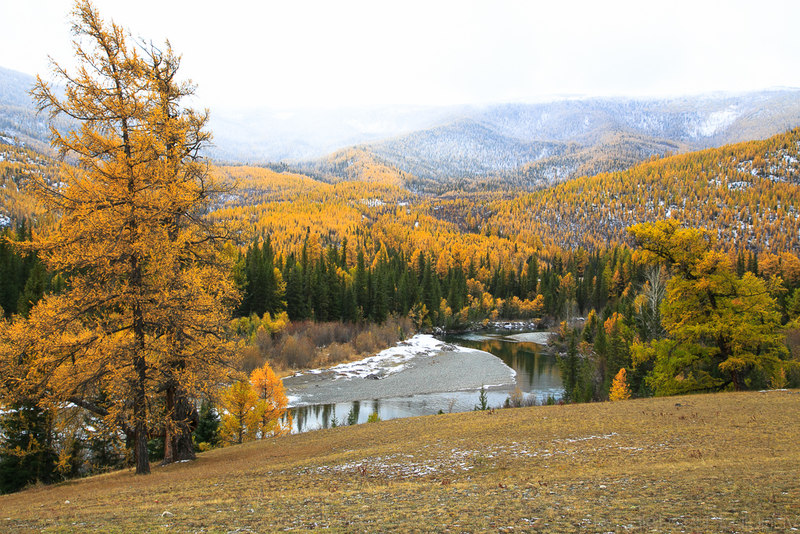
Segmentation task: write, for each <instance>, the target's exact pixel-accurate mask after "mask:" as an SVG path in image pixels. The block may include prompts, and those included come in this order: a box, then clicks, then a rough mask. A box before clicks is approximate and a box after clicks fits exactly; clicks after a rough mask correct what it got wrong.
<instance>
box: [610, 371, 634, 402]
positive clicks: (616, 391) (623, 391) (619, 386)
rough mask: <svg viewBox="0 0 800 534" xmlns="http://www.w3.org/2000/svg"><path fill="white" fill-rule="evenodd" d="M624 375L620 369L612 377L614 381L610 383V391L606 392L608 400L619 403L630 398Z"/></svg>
mask: <svg viewBox="0 0 800 534" xmlns="http://www.w3.org/2000/svg"><path fill="white" fill-rule="evenodd" d="M626 374H627V373H626V371H625V368H624V367H622V368H621V369H620V370H619V372H618V373H617V376H615V377H614V381H613V382H612V383H611V390H610V391H609V392H608V400H610V401H621V400H628V399H630V398H631V390H630V388H629V387H628V382H627V380H626Z"/></svg>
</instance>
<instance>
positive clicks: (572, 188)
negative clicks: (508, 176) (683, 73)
mask: <svg viewBox="0 0 800 534" xmlns="http://www.w3.org/2000/svg"><path fill="white" fill-rule="evenodd" d="M491 208H492V210H493V211H494V215H493V216H492V217H491V218H490V219H489V220H488V221H486V224H487V226H488V227H489V228H490V229H491V231H492V232H494V233H498V234H501V235H518V236H536V237H539V238H541V239H542V240H543V241H544V242H546V243H558V244H559V245H561V246H567V247H578V246H586V247H589V248H591V247H592V246H594V245H597V244H605V243H608V242H620V241H623V240H625V239H626V238H627V236H626V232H625V229H626V228H627V227H628V226H630V225H633V224H636V223H639V222H643V221H653V220H657V219H663V218H669V217H672V218H676V219H678V220H680V221H682V222H684V223H685V224H686V225H688V226H693V227H704V228H708V229H710V230H712V231H713V232H714V233H716V235H717V237H718V238H719V240H720V241H721V242H722V244H723V245H724V246H727V247H731V248H736V247H748V248H751V249H756V250H765V249H766V250H772V251H779V252H782V251H788V250H795V251H796V250H800V129H796V130H794V131H791V132H787V133H785V134H780V135H776V136H774V137H771V138H769V139H766V140H763V141H749V142H745V143H737V144H734V145H727V146H724V147H720V148H712V149H706V150H702V151H699V152H692V153H689V154H680V155H676V156H672V157H668V158H662V159H654V160H652V161H648V162H645V163H641V164H638V165H636V166H634V167H632V168H631V169H629V170H626V171H622V172H614V173H604V174H599V175H596V176H592V177H586V176H584V177H581V178H576V179H573V180H569V181H567V182H564V183H562V184H558V185H557V186H555V187H551V188H548V189H544V190H541V191H537V192H534V193H530V194H527V195H523V196H521V197H519V198H518V199H515V200H511V201H502V202H495V203H492V204H491Z"/></svg>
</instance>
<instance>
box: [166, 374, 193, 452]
mask: <svg viewBox="0 0 800 534" xmlns="http://www.w3.org/2000/svg"><path fill="white" fill-rule="evenodd" d="M166 404H167V419H166V422H165V427H166V434H165V436H164V461H163V464H164V465H166V464H170V463H173V462H180V461H182V460H194V459H196V458H197V456H196V455H195V452H194V442H193V441H192V432H194V429H195V428H197V423H198V422H199V416H198V414H197V408H195V406H194V404H193V403H192V402H191V401H190V400H189V398H188V397H187V396H186V395H185V394H184V393H183V392H182V391H181V390H180V388H178V387H176V386H174V385H171V386H169V387H168V388H167V390H166Z"/></svg>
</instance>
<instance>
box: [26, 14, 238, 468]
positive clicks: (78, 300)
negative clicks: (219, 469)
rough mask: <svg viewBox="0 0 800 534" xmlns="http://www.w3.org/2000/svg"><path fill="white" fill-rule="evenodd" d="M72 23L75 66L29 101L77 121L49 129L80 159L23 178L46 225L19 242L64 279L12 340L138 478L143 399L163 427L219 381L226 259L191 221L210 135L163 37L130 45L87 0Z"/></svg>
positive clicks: (144, 431)
mask: <svg viewBox="0 0 800 534" xmlns="http://www.w3.org/2000/svg"><path fill="white" fill-rule="evenodd" d="M73 17H74V25H73V31H74V33H75V36H76V39H75V43H74V46H75V51H76V56H77V58H78V60H79V66H78V68H77V71H76V72H75V73H69V72H67V70H65V69H64V68H62V67H60V66H59V65H58V64H55V63H54V72H55V74H56V75H57V77H58V78H59V79H60V82H61V83H62V84H63V86H64V88H65V89H64V97H63V99H62V98H61V97H60V96H59V94H58V93H57V92H56V91H54V90H53V88H52V87H51V86H50V85H49V84H48V83H46V82H44V81H43V80H42V79H41V78H40V79H39V80H38V82H37V86H36V88H35V90H34V95H35V97H36V100H37V102H38V104H39V107H40V109H41V110H48V111H49V112H50V114H51V116H52V117H57V116H62V115H63V116H67V117H70V118H72V119H74V120H76V121H78V122H79V123H80V125H81V126H80V128H79V129H76V130H74V131H72V132H68V133H62V132H60V131H58V130H56V129H55V128H53V129H51V133H52V143H53V145H54V146H55V147H56V148H57V149H58V150H59V152H60V153H61V154H62V155H64V156H69V157H71V158H73V159H74V161H77V166H67V165H65V166H64V167H63V169H62V177H61V179H60V181H61V183H58V184H53V183H51V182H48V181H46V180H43V179H38V180H35V181H34V186H35V187H36V190H37V192H38V194H39V197H40V198H41V201H42V202H43V203H44V204H45V206H47V208H48V210H49V212H50V213H52V214H54V215H55V216H57V220H54V221H53V222H52V224H50V225H48V226H45V227H43V228H41V229H40V231H39V232H38V233H37V234H36V235H34V242H33V244H32V245H30V248H32V249H34V250H36V251H37V252H38V253H39V256H40V258H41V259H42V261H43V263H44V264H45V266H47V268H48V269H49V270H51V271H54V272H60V273H65V275H66V277H67V284H66V288H65V289H64V291H63V292H61V293H60V294H58V295H48V296H46V297H45V298H44V299H42V300H41V301H40V302H39V303H38V304H37V305H36V306H35V307H33V309H31V311H30V318H29V319H28V320H27V321H25V322H22V321H18V322H17V323H16V324H15V326H14V331H13V335H12V336H11V337H12V338H13V340H14V344H15V351H16V353H17V354H20V355H24V358H26V359H27V362H26V363H27V365H28V369H27V375H26V376H25V378H24V383H25V385H27V386H28V387H31V388H38V389H40V390H41V391H44V392H46V396H47V399H48V400H49V401H51V402H52V403H60V402H64V401H70V402H73V403H75V404H78V405H79V406H82V407H84V408H87V409H89V410H91V411H93V412H95V413H96V414H99V415H102V416H104V417H105V418H107V419H108V420H109V421H113V422H115V423H116V424H117V425H118V427H121V428H122V429H123V430H125V432H126V433H127V434H128V435H129V437H130V438H131V439H132V441H133V443H134V457H135V461H136V472H137V473H140V474H141V473H147V472H149V469H150V467H149V463H148V454H147V440H148V434H149V429H150V428H151V427H152V426H153V423H154V421H153V414H151V413H150V412H149V406H150V405H151V402H150V400H151V399H153V398H154V397H156V396H162V395H165V393H166V395H167V405H168V412H170V411H171V412H172V413H168V414H167V415H166V419H167V420H166V421H162V422H165V424H166V425H167V426H168V427H169V426H172V427H173V428H174V427H175V425H176V424H178V426H180V424H181V423H185V422H186V419H187V418H188V417H189V416H188V415H187V413H188V412H191V411H192V409H193V407H191V406H190V405H189V396H190V394H191V393H192V392H194V391H198V390H200V389H203V388H208V387H210V385H212V384H216V383H217V382H219V381H220V367H219V364H220V362H222V361H224V360H225V359H227V358H228V357H229V356H230V347H229V346H228V344H227V342H226V341H225V338H224V335H223V334H224V332H223V328H224V325H225V323H226V321H225V318H226V317H227V315H228V312H229V308H230V306H231V305H232V304H234V303H235V301H236V293H235V289H234V287H233V284H232V282H231V281H230V279H229V278H230V277H229V276H228V272H229V269H230V263H231V260H232V258H230V257H226V256H225V255H224V254H220V251H219V247H218V244H217V243H219V240H218V239H217V238H218V237H219V236H218V235H217V234H216V233H215V232H214V231H213V230H211V229H210V228H209V227H207V226H206V225H205V224H204V222H203V220H202V214H203V213H204V211H205V209H206V206H207V202H208V199H209V197H210V195H211V194H212V193H213V192H214V190H215V188H214V185H213V184H212V183H211V182H210V180H208V176H207V173H206V171H205V165H204V164H203V162H202V161H201V160H200V155H199V151H200V149H201V148H202V146H203V145H204V144H205V143H206V141H207V140H208V138H209V136H208V134H207V133H206V132H205V131H204V130H203V128H204V126H205V123H206V115H205V114H197V113H195V112H193V111H191V110H185V109H183V108H181V107H180V104H179V103H180V100H181V99H182V98H183V97H185V96H187V95H189V94H191V93H192V90H193V88H192V86H190V85H188V84H181V83H179V82H178V81H177V79H176V73H177V70H178V66H179V59H178V58H177V57H176V56H175V55H174V54H173V53H172V51H171V49H170V48H169V45H168V44H167V46H166V47H165V49H164V50H163V51H162V50H159V49H158V48H156V47H154V46H152V45H142V44H135V45H130V44H129V42H128V38H127V36H126V33H125V31H124V30H123V29H122V28H121V27H119V26H118V25H116V24H114V23H113V22H112V23H110V24H106V23H105V22H104V21H103V20H102V19H101V18H100V15H99V14H98V12H97V11H96V10H95V9H94V7H93V6H92V5H91V4H90V3H89V2H88V1H78V2H77V3H76V6H75V9H74V12H73ZM170 392H171V393H172V400H171V401H170V398H169V394H170ZM100 399H102V402H100ZM176 399H177V400H176ZM170 402H172V407H171V408H169V404H170ZM177 403H181V404H182V407H181V408H178V407H177ZM178 412H180V413H178ZM179 433H180V434H182V435H187V433H186V432H185V431H180V432H179Z"/></svg>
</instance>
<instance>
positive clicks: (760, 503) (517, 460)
mask: <svg viewBox="0 0 800 534" xmlns="http://www.w3.org/2000/svg"><path fill="white" fill-rule="evenodd" d="M798 414H800V392H797V391H780V392H767V393H728V394H719V395H698V396H688V397H670V398H660V399H645V400H632V401H625V402H619V403H602V404H585V405H568V406H543V407H534V408H520V409H509V410H499V411H496V412H494V413H491V412H474V413H466V414H452V415H438V416H430V417H421V418H412V419H403V420H395V421H386V422H382V423H374V424H365V425H360V426H357V427H341V428H335V429H330V430H322V431H316V432H310V433H307V434H301V435H296V436H289V437H285V438H274V439H271V440H268V441H266V442H260V443H250V444H245V445H240V446H236V447H231V448H228V449H221V450H215V451H210V452H208V453H204V454H201V455H200V457H199V459H198V460H197V461H196V462H192V463H187V464H178V465H173V466H169V467H165V468H156V469H155V470H154V473H153V474H152V475H150V476H146V477H137V476H134V475H133V474H131V473H130V472H127V471H126V472H119V473H113V474H108V475H102V476H96V477H92V478H89V479H86V480H81V481H75V482H69V483H64V484H61V485H58V486H55V487H49V488H33V489H30V490H28V491H25V492H22V493H19V494H15V495H7V496H2V497H0V531H3V532H5V531H10V532H25V531H30V530H36V531H39V530H44V531H45V532H75V531H102V532H142V531H151V532H232V531H233V532H248V531H252V532H273V531H281V530H293V531H308V530H314V529H317V528H328V529H330V530H332V531H334V532H431V531H434V532H477V531H492V532H504V531H505V532H511V531H517V532H518V531H526V532H764V531H775V532H790V531H791V530H792V529H793V528H800V477H798V473H800V425H798ZM66 501H69V503H67V502H66Z"/></svg>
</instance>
